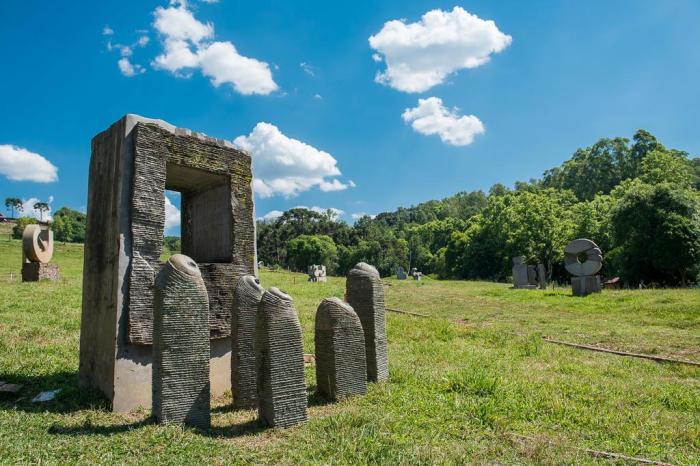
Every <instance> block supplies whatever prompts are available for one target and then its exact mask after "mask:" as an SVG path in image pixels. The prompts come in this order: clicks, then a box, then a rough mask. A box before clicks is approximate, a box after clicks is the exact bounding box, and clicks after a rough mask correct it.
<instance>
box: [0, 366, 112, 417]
mask: <svg viewBox="0 0 700 466" xmlns="http://www.w3.org/2000/svg"><path fill="white" fill-rule="evenodd" d="M0 380H3V381H5V382H8V383H12V384H19V385H21V386H22V388H21V389H20V391H19V392H17V393H14V394H9V393H3V394H0V410H8V409H13V410H20V411H26V412H37V413H38V412H46V411H48V412H51V413H71V412H73V411H80V410H83V409H107V408H108V403H107V400H105V398H104V397H103V396H102V394H101V393H100V392H99V391H97V390H95V389H90V388H81V387H80V386H79V385H78V373H77V372H69V371H64V372H55V373H53V374H47V375H38V376H26V375H21V374H8V373H5V372H0ZM50 390H60V392H59V393H57V394H56V397H55V398H54V399H53V400H50V401H45V402H38V403H34V402H32V398H34V397H35V396H36V395H38V394H39V393H41V392H44V391H50Z"/></svg>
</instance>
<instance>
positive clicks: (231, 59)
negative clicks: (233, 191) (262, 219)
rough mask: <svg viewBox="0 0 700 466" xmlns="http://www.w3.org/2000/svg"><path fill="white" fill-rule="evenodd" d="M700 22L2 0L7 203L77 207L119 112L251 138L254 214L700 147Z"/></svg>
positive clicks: (571, 12)
mask: <svg viewBox="0 0 700 466" xmlns="http://www.w3.org/2000/svg"><path fill="white" fill-rule="evenodd" d="M455 7H457V9H455ZM429 12H432V13H429ZM426 14H428V15H429V16H428V17H424V15H426ZM430 15H432V16H430ZM159 18H160V20H161V22H160V23H158V20H159ZM431 18H432V19H431ZM396 20H398V21H399V22H396ZM390 21H394V22H393V23H389V24H387V22H390ZM400 21H402V22H403V23H401V22H400ZM488 21H493V22H494V23H489V22H488ZM698 21H700V2H697V1H695V0H666V1H663V2H660V1H652V0H649V1H645V0H627V1H622V0H613V1H610V0H604V1H603V0H601V1H587V2H573V1H558V0H557V1H554V0H552V1H545V0H543V1H537V2H523V1H516V0H513V1H499V2H494V1H463V2H445V1H425V0H423V1H407V0H402V1H384V2H381V4H379V2H369V1H368V2H348V3H345V4H344V3H341V2H326V1H295V2H289V1H257V2H242V1H233V0H220V1H218V2H211V0H210V1H209V2H205V1H201V0H200V1H195V0H190V1H189V2H188V3H186V4H183V3H180V2H177V3H174V4H169V3H168V0H162V1H152V2H151V1H127V2H124V1H119V2H117V1H102V2H92V3H91V4H90V5H89V6H88V5H86V4H83V2H50V1H19V0H5V1H3V2H2V3H0V56H2V64H3V66H2V70H1V72H0V92H1V93H2V103H3V111H2V112H0V197H1V198H2V199H4V198H5V197H8V196H17V197H21V198H23V199H30V198H37V199H41V200H49V199H51V200H52V207H53V208H54V210H55V209H56V208H58V207H61V206H64V205H66V206H70V207H73V208H77V209H81V208H84V206H85V204H86V195H87V175H88V163H89V157H90V139H91V138H92V137H93V136H94V135H95V134H97V133H98V132H100V131H101V130H103V129H105V128H107V127H108V126H109V125H110V124H111V123H112V122H114V121H115V120H117V119H118V118H120V117H121V116H122V115H124V114H126V113H137V114H141V115H144V116H148V117H152V118H161V119H164V120H166V121H168V122H170V123H172V124H175V125H176V126H179V127H186V128H191V129H193V130H196V131H201V132H204V133H207V134H209V135H211V136H215V137H219V138H226V139H230V140H234V139H236V138H239V139H238V142H239V144H242V145H244V146H245V147H246V148H247V149H248V150H251V151H252V152H253V156H254V157H258V159H257V161H256V162H255V163H256V171H255V174H254V175H255V176H256V178H258V179H259V182H258V185H257V188H258V189H257V194H256V209H257V214H258V216H263V215H265V214H267V213H269V212H271V211H275V210H278V211H281V210H286V209H288V208H291V207H294V206H299V205H304V206H320V207H323V208H336V209H339V210H342V211H343V212H344V213H343V214H342V216H341V217H342V218H343V219H345V220H347V221H352V214H357V213H361V212H364V213H368V214H376V213H378V212H382V211H387V210H393V209H395V208H396V207H398V206H408V205H411V204H415V203H418V202H421V201H424V200H428V199H434V198H441V197H445V196H448V195H451V194H454V193H455V192H458V191H470V190H474V189H484V190H486V189H488V188H489V187H490V186H491V185H492V184H494V183H498V182H500V183H504V184H507V185H511V184H512V183H513V182H515V181H516V180H528V179H529V178H532V177H539V176H540V175H541V174H542V172H543V171H544V170H546V169H548V168H550V167H552V166H555V165H558V164H560V163H561V162H562V161H563V160H565V159H567V158H568V157H569V156H570V155H571V154H572V153H573V151H574V150H575V149H576V148H578V147H582V146H586V145H590V144H592V143H593V142H595V140H597V139H598V138H600V137H607V136H610V137H612V136H631V135H632V134H633V133H634V131H635V130H636V129H638V128H645V129H647V130H649V131H651V132H652V133H653V134H655V135H656V136H657V137H659V138H660V139H661V141H662V142H664V143H665V144H666V145H668V146H671V147H675V148H680V149H685V150H687V151H689V152H690V153H691V154H694V155H697V154H700V131H698V130H697V125H698V121H700V86H698V85H697V82H698V76H699V75H700V53H698V52H697V46H698V44H700V28H698V27H697V24H698ZM441 22H442V23H441ZM144 37H146V38H147V39H143V38H144ZM370 37H374V38H375V39H374V41H373V45H374V48H373V46H372V45H370V41H369V38H370ZM139 41H140V42H139ZM426 44H427V45H426ZM125 47H128V49H127V48H125ZM426 50H427V52H426ZM169 52H173V55H170V56H169V55H168V53H169ZM175 52H178V53H179V55H176V54H175ZM373 56H374V57H373ZM159 57H160V58H159ZM120 60H121V61H122V63H121V68H120V64H119V62H120ZM388 64H389V65H388ZM388 66H389V68H388ZM378 73H383V74H382V75H381V76H384V78H383V79H382V78H381V77H380V78H377V74H378ZM125 74H126V75H125ZM128 74H131V76H127V75H128ZM377 81H381V82H377ZM217 83H218V85H216V84H217ZM420 99H422V101H421V100H420ZM37 157H38V158H37ZM280 160H286V161H287V162H288V165H284V164H280V163H279V161H280ZM47 164H49V165H47ZM51 166H53V167H55V168H56V170H57V171H56V173H53V172H52V171H51V168H50V167H51ZM22 170H25V172H22ZM27 171H32V172H33V173H35V175H32V176H34V178H37V177H39V179H35V180H31V179H30V180H28V179H23V178H27V177H28V176H29V175H26V172H27ZM23 173H24V174H23ZM37 173H38V174H40V175H41V176H39V175H37ZM56 177H57V179H56ZM173 201H174V203H175V204H176V205H177V199H176V197H173Z"/></svg>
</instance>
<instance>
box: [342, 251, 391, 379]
mask: <svg viewBox="0 0 700 466" xmlns="http://www.w3.org/2000/svg"><path fill="white" fill-rule="evenodd" d="M346 287H347V291H346V294H347V301H348V304H350V306H351V307H352V308H353V309H354V310H355V312H356V313H357V316H358V317H359V318H360V322H361V323H362V330H363V331H364V334H365V354H366V359H367V380H369V381H370V382H376V381H382V380H386V379H387V378H388V377H389V359H388V344H387V338H386V317H385V309H384V288H382V282H381V279H380V277H379V272H378V271H377V269H376V268H374V267H373V266H371V265H369V264H366V263H364V262H360V263H358V264H357V265H356V266H355V267H353V268H352V269H351V270H350V272H348V278H347V282H346Z"/></svg>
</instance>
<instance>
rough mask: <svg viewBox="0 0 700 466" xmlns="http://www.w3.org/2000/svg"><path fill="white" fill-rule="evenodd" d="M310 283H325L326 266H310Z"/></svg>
mask: <svg viewBox="0 0 700 466" xmlns="http://www.w3.org/2000/svg"><path fill="white" fill-rule="evenodd" d="M308 273H309V281H310V282H325V281H326V266H325V265H316V264H314V265H310V266H309V267H308Z"/></svg>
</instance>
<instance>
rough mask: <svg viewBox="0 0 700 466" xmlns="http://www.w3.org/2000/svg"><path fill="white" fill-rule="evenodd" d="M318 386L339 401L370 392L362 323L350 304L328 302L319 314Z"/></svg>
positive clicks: (317, 348) (324, 303)
mask: <svg viewBox="0 0 700 466" xmlns="http://www.w3.org/2000/svg"><path fill="white" fill-rule="evenodd" d="M315 341H316V387H317V389H318V392H319V393H320V394H321V395H322V396H324V397H325V398H328V399H331V400H336V399H338V398H344V397H346V396H349V395H363V394H365V393H367V361H366V355H365V337H364V332H363V330H362V323H361V322H360V318H359V317H357V314H356V313H355V311H354V310H353V308H352V307H350V305H349V304H347V303H344V302H343V301H341V300H340V299H338V298H335V297H334V298H328V299H324V300H323V301H322V302H321V304H320V305H319V306H318V309H317V311H316V328H315Z"/></svg>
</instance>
